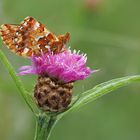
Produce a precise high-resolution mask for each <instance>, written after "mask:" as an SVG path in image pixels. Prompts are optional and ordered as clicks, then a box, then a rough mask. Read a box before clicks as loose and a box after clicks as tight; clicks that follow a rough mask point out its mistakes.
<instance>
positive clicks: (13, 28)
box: [0, 17, 70, 57]
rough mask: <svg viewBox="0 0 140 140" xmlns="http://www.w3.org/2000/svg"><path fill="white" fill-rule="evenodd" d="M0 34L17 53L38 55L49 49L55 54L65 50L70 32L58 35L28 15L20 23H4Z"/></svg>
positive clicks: (27, 55) (5, 42)
mask: <svg viewBox="0 0 140 140" xmlns="http://www.w3.org/2000/svg"><path fill="white" fill-rule="evenodd" d="M0 35H1V38H2V40H3V42H4V44H5V45H6V46H7V47H8V48H9V49H10V50H11V51H12V52H14V53H15V54H17V55H20V56H25V57H31V56H37V55H41V54H42V53H46V52H48V51H51V52H53V53H54V54H56V53H60V52H62V51H64V50H65V45H66V43H67V42H68V41H69V39H70V34H69V33H66V34H65V35H59V36H56V35H55V34H53V33H52V32H50V31H49V30H48V29H47V28H46V27H45V26H44V25H43V24H42V23H40V22H38V21H37V20H36V19H35V18H33V17H26V18H25V19H24V20H23V21H22V22H21V23H20V24H18V25H16V24H3V25H1V27H0Z"/></svg>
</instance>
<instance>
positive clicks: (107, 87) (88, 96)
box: [59, 75, 140, 119]
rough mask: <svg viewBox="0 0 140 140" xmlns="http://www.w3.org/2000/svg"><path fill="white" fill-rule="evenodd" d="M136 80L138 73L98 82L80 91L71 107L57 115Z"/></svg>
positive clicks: (61, 115)
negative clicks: (92, 86) (77, 98)
mask: <svg viewBox="0 0 140 140" xmlns="http://www.w3.org/2000/svg"><path fill="white" fill-rule="evenodd" d="M136 81H140V76H139V75H136V76H127V77H123V78H117V79H113V80H110V81H108V82H105V83H102V84H99V85H97V86H95V87H94V88H93V89H90V90H88V91H86V92H84V93H82V95H81V97H80V98H79V100H78V101H77V102H76V103H75V104H74V105H73V106H72V107H71V108H69V109H68V110H67V111H65V112H64V113H62V114H60V115H59V119H60V118H61V117H63V116H64V115H65V114H67V113H68V112H70V111H74V110H76V109H78V108H80V107H82V106H84V105H86V104H87V103H90V102H92V101H94V100H96V99H98V98H99V97H102V96H103V95H105V94H107V93H110V92H111V91H114V90H116V89H118V88H120V87H123V86H126V85H128V84H130V83H133V82H136Z"/></svg>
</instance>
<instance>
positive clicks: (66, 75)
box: [19, 50, 94, 83]
mask: <svg viewBox="0 0 140 140" xmlns="http://www.w3.org/2000/svg"><path fill="white" fill-rule="evenodd" d="M31 61H32V65H31V66H22V67H21V68H20V72H19V75H26V74H38V75H41V74H47V75H49V76H50V77H54V78H56V79H58V80H61V81H63V82H65V83H67V82H71V81H76V80H83V79H85V78H87V77H88V76H89V75H90V74H91V73H92V72H94V71H92V70H91V69H90V68H89V67H86V61H87V57H86V55H83V54H79V52H76V51H73V52H72V51H70V50H67V51H65V52H62V53H59V54H52V53H46V54H42V55H41V56H33V57H32V58H31Z"/></svg>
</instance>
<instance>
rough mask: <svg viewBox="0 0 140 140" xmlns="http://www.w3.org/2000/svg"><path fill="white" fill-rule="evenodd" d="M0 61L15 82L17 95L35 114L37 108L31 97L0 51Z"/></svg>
mask: <svg viewBox="0 0 140 140" xmlns="http://www.w3.org/2000/svg"><path fill="white" fill-rule="evenodd" d="M0 59H1V60H2V62H3V64H4V66H5V68H6V69H7V70H8V72H9V74H10V75H11V77H12V79H13V81H14V82H15V84H16V86H17V88H18V90H19V91H20V92H19V93H20V94H21V96H22V97H23V98H24V100H25V101H26V103H27V105H28V106H29V108H30V109H31V111H32V112H34V113H35V112H37V111H38V108H37V106H36V104H35V102H34V101H33V99H32V97H31V95H30V94H29V93H28V91H26V89H25V87H24V85H23V83H22V81H21V80H20V78H19V77H18V76H17V74H16V72H15V70H14V68H13V67H12V65H11V64H10V62H9V61H8V59H7V58H6V56H5V55H4V53H3V52H2V51H1V50H0Z"/></svg>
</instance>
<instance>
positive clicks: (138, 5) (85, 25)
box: [0, 0, 140, 140]
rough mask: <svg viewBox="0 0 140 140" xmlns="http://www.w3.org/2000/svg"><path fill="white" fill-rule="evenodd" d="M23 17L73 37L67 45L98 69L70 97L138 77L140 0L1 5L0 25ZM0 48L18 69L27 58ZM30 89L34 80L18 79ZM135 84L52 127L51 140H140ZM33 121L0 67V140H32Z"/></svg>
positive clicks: (23, 0)
mask: <svg viewBox="0 0 140 140" xmlns="http://www.w3.org/2000/svg"><path fill="white" fill-rule="evenodd" d="M26 16H33V17H35V18H37V19H38V20H39V21H41V22H43V23H44V24H45V25H46V26H47V27H48V28H49V29H50V30H51V31H52V32H55V33H56V34H63V33H65V32H67V31H68V32H70V33H71V41H70V43H69V45H70V46H71V47H72V49H77V50H79V49H80V50H81V51H82V52H85V53H87V55H88V66H90V67H91V68H92V69H100V71H99V72H98V73H96V74H93V75H92V76H91V77H90V78H88V79H86V80H84V81H79V82H76V83H75V89H74V93H73V94H78V93H81V92H83V91H85V90H87V89H90V88H92V87H93V86H94V85H96V84H98V83H101V82H104V81H107V80H110V79H112V78H118V77H123V76H126V75H134V74H140V0H133V1H132V0H59V1H58V0H0V24H3V23H19V22H20V21H21V20H23V19H24V18H25V17H26ZM0 46H1V48H0V49H2V50H3V51H4V53H5V54H6V56H7V57H8V59H9V60H10V62H11V63H12V64H13V66H14V67H15V69H16V70H17V69H18V68H19V67H20V66H22V65H25V64H26V65H27V64H29V61H28V60H27V59H24V58H21V57H18V56H16V55H14V54H12V53H11V52H10V51H9V50H8V49H7V48H5V47H3V45H2V42H1V41H0ZM21 78H22V80H23V81H24V83H25V86H26V87H27V89H28V90H31V91H32V90H33V86H34V83H35V80H36V76H32V75H31V76H24V77H21ZM139 85H140V84H139V83H135V84H132V85H130V86H128V87H125V88H121V89H119V90H117V91H116V92H113V93H112V94H108V95H106V96H104V97H102V98H101V99H98V100H97V101H94V102H93V103H90V104H88V105H87V106H85V107H83V108H81V109H80V110H78V111H77V112H72V113H70V114H69V115H67V116H66V117H65V118H63V119H62V120H61V121H60V122H59V123H58V124H57V126H56V127H55V129H54V131H53V134H52V136H51V138H50V140H140V94H139V93H140V88H139ZM34 129H35V120H34V118H33V115H32V113H31V112H30V110H29V109H28V108H27V106H26V104H25V103H24V101H23V99H22V98H21V96H19V94H18V90H17V88H16V87H15V84H14V83H13V81H12V79H11V78H10V76H9V74H8V73H7V71H6V70H5V68H4V67H3V65H2V63H1V62H0V140H33V135H34Z"/></svg>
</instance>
